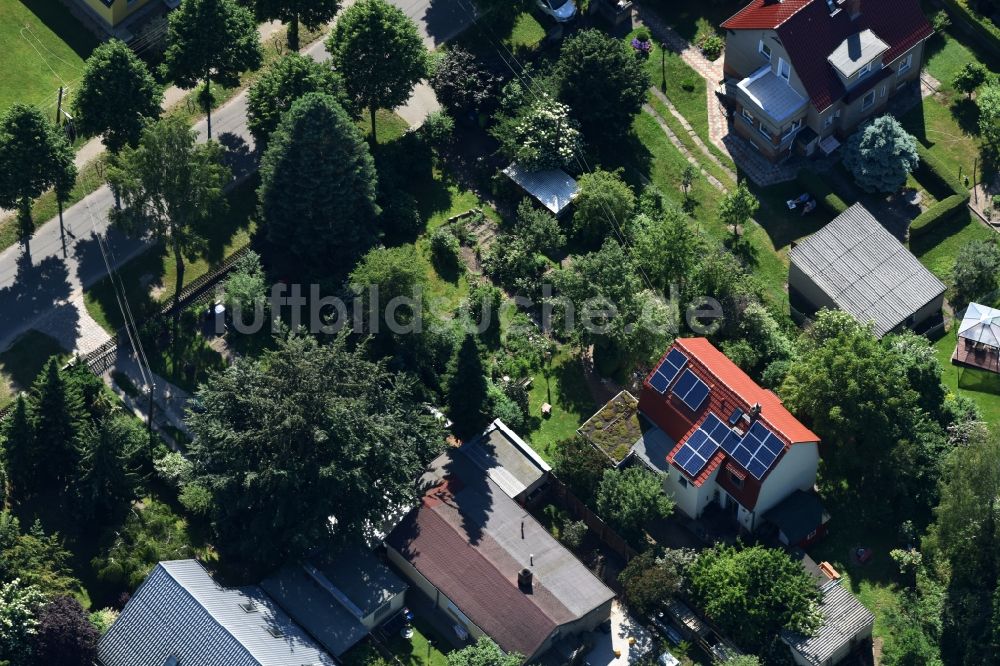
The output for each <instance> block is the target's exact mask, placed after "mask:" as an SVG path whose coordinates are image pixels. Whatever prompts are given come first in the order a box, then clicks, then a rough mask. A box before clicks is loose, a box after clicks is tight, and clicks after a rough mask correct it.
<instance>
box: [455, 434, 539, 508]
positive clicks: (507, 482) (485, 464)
mask: <svg viewBox="0 0 1000 666" xmlns="http://www.w3.org/2000/svg"><path fill="white" fill-rule="evenodd" d="M462 451H463V452H464V453H465V455H467V456H468V457H469V459H470V460H471V461H472V462H474V463H476V464H477V465H478V466H479V467H480V468H481V469H482V470H484V471H485V472H486V473H487V474H489V477H490V479H491V480H492V481H493V483H495V484H497V485H498V486H500V488H501V489H502V490H503V491H504V492H505V493H507V496H508V497H512V498H516V497H517V496H518V495H520V494H521V493H522V492H524V491H525V489H527V488H530V487H531V486H532V485H533V484H535V483H536V482H537V481H538V480H539V479H541V478H542V477H543V476H545V475H546V474H548V473H549V471H550V470H551V469H552V468H551V467H549V465H548V463H546V462H545V461H544V460H542V458H541V456H539V455H538V454H537V453H535V450H534V449H532V448H531V447H530V446H529V445H528V443H527V442H525V441H524V440H523V439H521V438H520V437H518V436H517V433H515V432H514V431H513V430H511V429H510V428H508V427H507V426H506V425H504V423H503V421H501V420H500V419H497V420H495V421H494V422H493V423H491V424H490V427H489V428H487V429H486V431H485V432H484V433H483V434H482V435H480V436H479V437H476V438H475V439H471V440H469V441H468V442H466V443H465V444H463V445H462Z"/></svg>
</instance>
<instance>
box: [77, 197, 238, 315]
mask: <svg viewBox="0 0 1000 666" xmlns="http://www.w3.org/2000/svg"><path fill="white" fill-rule="evenodd" d="M256 187H257V179H256V178H250V179H248V180H246V181H244V182H243V183H242V184H241V185H240V186H239V187H237V188H236V189H234V190H233V191H232V192H231V193H230V194H229V197H228V199H229V211H228V212H227V213H226V215H224V216H223V217H221V218H220V219H218V220H216V221H215V222H214V223H213V224H212V225H211V227H210V233H209V236H208V243H207V246H206V250H205V252H204V253H203V254H202V255H201V256H200V257H199V258H197V259H196V260H194V261H188V262H185V267H184V284H190V283H191V282H192V281H193V280H195V279H197V278H199V277H201V276H202V275H204V274H205V273H207V272H209V271H210V270H211V268H212V267H213V266H216V265H218V264H219V263H221V262H222V260H223V259H224V258H225V257H227V256H229V255H230V254H232V253H233V252H234V251H235V250H237V249H239V248H240V247H242V246H244V245H246V244H247V243H248V242H249V241H250V235H251V234H252V233H253V229H254V227H255V224H256V222H255V219H254V217H255V215H256V206H257V196H256V194H255V191H256ZM118 273H119V275H120V276H121V281H122V283H123V284H124V285H125V291H126V297H127V298H128V302H129V305H130V306H131V308H132V313H133V315H134V316H135V318H136V319H137V320H141V319H143V318H144V317H146V316H148V315H149V314H151V313H152V312H154V311H156V310H158V309H159V308H160V307H162V305H163V304H164V303H165V302H167V301H169V300H170V299H171V298H172V297H173V294H174V291H175V289H176V288H177V269H176V265H175V262H174V256H173V253H172V252H171V251H169V250H168V249H167V248H166V247H165V246H164V245H163V244H162V243H161V244H158V245H156V246H154V247H152V248H151V249H149V250H147V251H146V252H144V253H142V254H141V255H139V256H138V257H136V258H135V259H132V260H131V261H129V262H128V263H126V264H125V265H124V266H122V267H120V268H119V270H118ZM154 290H155V293H154ZM84 302H85V304H86V306H87V312H89V313H90V316H91V317H93V318H94V320H95V321H96V322H97V323H98V324H100V325H101V327H103V328H104V329H105V330H106V331H108V332H109V333H113V332H114V331H116V330H117V329H118V328H119V327H121V325H122V323H123V319H122V314H121V311H120V310H119V307H118V301H117V299H116V297H115V290H114V287H113V284H112V282H111V280H110V279H109V278H105V279H103V280H101V281H100V282H97V283H96V284H94V285H93V286H91V287H90V289H88V290H87V291H86V292H84Z"/></svg>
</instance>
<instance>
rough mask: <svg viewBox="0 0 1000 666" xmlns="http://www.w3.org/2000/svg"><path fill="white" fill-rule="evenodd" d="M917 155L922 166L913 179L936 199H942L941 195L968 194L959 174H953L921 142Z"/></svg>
mask: <svg viewBox="0 0 1000 666" xmlns="http://www.w3.org/2000/svg"><path fill="white" fill-rule="evenodd" d="M917 155H918V156H919V157H920V165H919V166H918V167H917V170H916V172H915V173H914V174H913V177H914V178H916V179H917V181H919V182H920V183H921V184H922V185H923V186H924V187H926V188H927V189H928V190H929V191H930V193H931V194H933V195H934V196H935V197H936V198H941V195H944V194H946V193H947V194H962V193H966V192H968V188H967V187H965V185H964V184H963V183H962V181H961V180H960V179H959V177H958V174H957V173H951V172H950V171H949V170H948V167H946V166H945V165H944V164H943V163H942V162H941V160H939V159H938V158H937V157H935V156H934V155H933V154H932V153H931V152H930V151H929V150H928V149H927V148H925V147H924V146H923V145H922V144H921V143H920V142H919V141H918V142H917Z"/></svg>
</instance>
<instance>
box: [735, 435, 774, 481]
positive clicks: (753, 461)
mask: <svg viewBox="0 0 1000 666" xmlns="http://www.w3.org/2000/svg"><path fill="white" fill-rule="evenodd" d="M784 448H785V445H784V444H783V443H782V441H781V440H780V439H778V436H777V435H775V434H774V433H773V432H771V430H770V429H769V428H768V427H767V426H765V425H764V424H763V423H762V422H760V421H757V422H756V423H754V424H753V425H752V426H751V427H750V430H748V431H747V434H746V435H744V436H743V440H742V441H741V442H740V446H738V447H737V448H736V451H735V454H734V455H733V457H734V458H736V461H737V462H739V463H740V464H741V465H743V467H745V468H746V470H747V471H748V472H750V473H751V474H753V476H754V478H756V479H757V480H758V481H759V480H760V479H762V478H764V475H765V474H767V470H769V469H771V466H772V465H773V464H774V461H775V460H777V459H778V456H779V455H781V452H782V451H783V450H784Z"/></svg>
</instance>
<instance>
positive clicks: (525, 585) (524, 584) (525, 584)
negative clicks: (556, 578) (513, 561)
mask: <svg viewBox="0 0 1000 666" xmlns="http://www.w3.org/2000/svg"><path fill="white" fill-rule="evenodd" d="M533 578H534V574H532V573H531V569H529V568H527V567H525V568H524V569H521V570H520V571H518V572H517V587H518V589H520V590H521V591H522V592H524V593H525V594H529V593H530V592H531V584H532V579H533Z"/></svg>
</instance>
